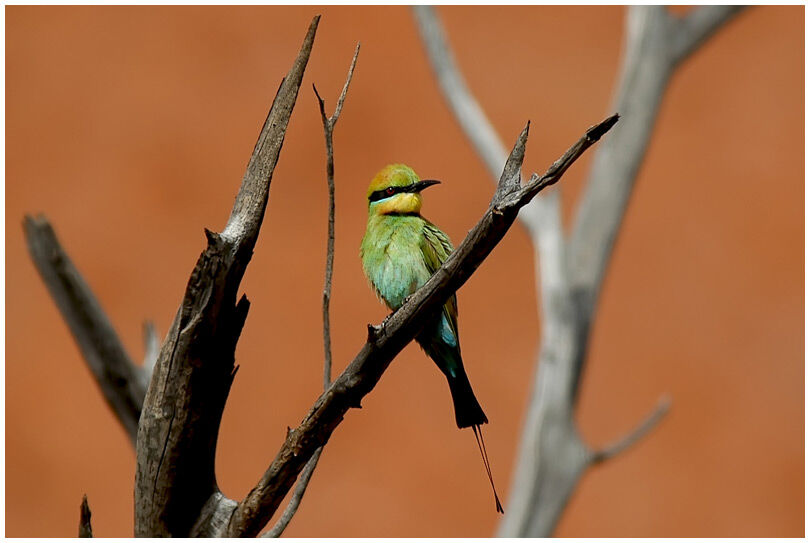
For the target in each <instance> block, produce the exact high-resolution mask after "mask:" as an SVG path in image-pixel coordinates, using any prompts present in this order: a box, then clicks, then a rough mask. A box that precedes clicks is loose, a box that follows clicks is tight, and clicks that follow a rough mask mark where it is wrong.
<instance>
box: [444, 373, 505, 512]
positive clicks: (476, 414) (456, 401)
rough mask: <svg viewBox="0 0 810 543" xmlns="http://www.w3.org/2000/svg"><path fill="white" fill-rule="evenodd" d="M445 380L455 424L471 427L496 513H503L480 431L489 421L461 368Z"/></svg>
mask: <svg viewBox="0 0 810 543" xmlns="http://www.w3.org/2000/svg"><path fill="white" fill-rule="evenodd" d="M447 382H448V383H449V384H450V395H451V396H452V397H453V407H454V408H455V411H456V424H457V425H458V427H459V428H467V427H472V429H473V433H474V434H475V442H476V443H477V444H478V451H479V452H480V453H481V460H483V461H484V468H485V469H486V470H487V477H489V484H490V485H491V486H492V494H493V495H494V496H495V510H496V511H498V513H503V507H502V506H501V500H500V499H498V492H497V491H496V490H495V482H494V481H493V480H492V468H491V467H490V465H489V456H488V455H487V447H486V445H485V444H484V434H483V432H482V431H481V425H482V424H486V423H488V422H489V421H488V420H487V416H486V415H485V414H484V410H483V409H481V404H479V403H478V399H477V398H476V397H475V394H474V393H473V390H472V386H471V385H470V380H469V379H468V378H467V374H466V373H465V372H464V370H463V368H462V369H461V371H460V372H457V373H456V375H455V376H454V377H451V376H449V375H448V376H447Z"/></svg>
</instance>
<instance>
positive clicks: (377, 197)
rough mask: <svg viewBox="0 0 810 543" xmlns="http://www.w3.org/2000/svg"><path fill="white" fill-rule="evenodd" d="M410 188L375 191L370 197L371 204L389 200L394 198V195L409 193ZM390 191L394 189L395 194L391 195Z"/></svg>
mask: <svg viewBox="0 0 810 543" xmlns="http://www.w3.org/2000/svg"><path fill="white" fill-rule="evenodd" d="M409 188H410V187H386V188H384V189H382V190H375V191H374V192H372V193H371V194H370V195H369V197H368V201H369V202H376V201H377V200H382V199H383V198H388V197H390V196H393V195H394V194H399V193H401V192H408V189H409ZM388 189H394V190H393V192H391V193H389V192H388Z"/></svg>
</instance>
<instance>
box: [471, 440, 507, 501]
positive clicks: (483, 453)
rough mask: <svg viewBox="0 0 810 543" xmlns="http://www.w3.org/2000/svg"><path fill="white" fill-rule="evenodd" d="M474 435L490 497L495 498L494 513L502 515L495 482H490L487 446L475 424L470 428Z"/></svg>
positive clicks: (490, 470)
mask: <svg viewBox="0 0 810 543" xmlns="http://www.w3.org/2000/svg"><path fill="white" fill-rule="evenodd" d="M472 429H473V433H474V434H475V442H476V443H478V450H479V451H480V452H481V459H482V460H483V461H484V468H485V469H486V470H487V477H489V484H490V486H492V495H493V496H495V511H497V512H498V513H501V514H503V506H502V505H501V500H499V499H498V491H497V490H495V481H493V480H492V468H491V467H490V465H489V456H487V446H486V445H485V444H484V433H483V432H482V431H481V426H480V425H479V424H475V425H473V427H472Z"/></svg>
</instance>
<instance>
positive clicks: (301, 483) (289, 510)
mask: <svg viewBox="0 0 810 543" xmlns="http://www.w3.org/2000/svg"><path fill="white" fill-rule="evenodd" d="M359 54H360V44H359V43H358V44H357V47H355V49H354V56H353V57H352V63H351V65H350V66H349V73H348V75H347V76H346V82H345V83H344V84H343V90H342V91H341V92H340V97H339V98H338V101H337V105H336V106H335V112H334V113H333V114H332V116H331V117H329V118H327V117H326V110H325V108H324V102H323V99H322V98H321V96H320V95H319V94H318V89H317V88H315V85H314V84H313V85H312V90H313V91H315V96H316V97H317V99H318V107H319V109H320V111H321V120H322V122H323V135H324V138H326V183H327V185H328V187H329V211H328V216H329V219H328V221H327V222H328V227H327V234H326V272H325V274H324V285H323V356H324V358H323V390H324V391H326V390H327V389H328V388H329V385H330V384H331V382H332V335H331V326H330V324H329V302H330V300H331V297H332V270H333V268H334V262H335V158H334V146H333V144H332V134H333V132H334V129H335V125H336V124H337V121H338V118H339V117H340V112H341V111H342V110H343V102H344V101H345V100H346V93H347V92H348V91H349V83H351V81H352V76H353V75H354V67H355V66H356V65H357V55H359ZM322 452H323V447H319V448H318V449H317V450H316V451H315V454H313V455H312V458H310V459H309V462H307V465H306V466H305V467H304V469H303V471H302V472H301V475H300V476H299V477H298V483H297V484H296V485H295V490H293V494H292V496H291V497H290V501H289V503H288V504H287V507H286V508H285V509H284V512H283V513H282V514H281V517H280V518H279V519H278V521H277V522H276V523H275V525H273V527H272V528H271V529H270V530H269V531H267V532H266V533H264V534H262V537H279V536H281V534H282V533H284V530H285V529H286V528H287V526H288V525H289V524H290V521H291V520H292V518H293V517H294V516H295V513H296V512H297V511H298V507H299V506H300V505H301V500H302V499H303V498H304V493H305V492H306V490H307V485H309V480H310V479H311V478H312V474H313V473H314V472H315V468H316V467H317V466H318V460H319V459H320V458H321V453H322Z"/></svg>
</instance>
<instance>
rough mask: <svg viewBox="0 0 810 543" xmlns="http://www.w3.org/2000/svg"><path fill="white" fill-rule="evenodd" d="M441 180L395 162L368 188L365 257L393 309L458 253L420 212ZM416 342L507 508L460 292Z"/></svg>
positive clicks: (377, 288)
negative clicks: (466, 357)
mask: <svg viewBox="0 0 810 543" xmlns="http://www.w3.org/2000/svg"><path fill="white" fill-rule="evenodd" d="M438 183H439V181H435V180H421V179H419V176H418V175H416V172H414V171H413V170H412V169H411V168H409V167H408V166H406V165H404V164H391V165H389V166H386V167H385V168H383V169H382V170H380V172H379V173H377V175H375V176H374V179H372V181H371V185H369V187H368V193H367V194H366V196H367V197H368V224H367V225H366V235H365V236H364V237H363V242H362V244H361V245H360V258H361V259H362V261H363V271H364V272H365V274H366V277H368V279H369V281H370V282H371V284H372V285H373V286H374V290H375V291H376V293H377V296H378V297H380V298H381V299H382V300H383V301H384V302H385V303H386V305H388V307H389V308H390V309H391V310H393V311H396V310H397V309H399V308H400V307H401V306H402V304H404V303H405V299H406V298H407V297H408V296H410V295H411V294H413V293H414V292H416V290H417V289H418V288H419V287H421V286H422V285H424V284H425V283H426V282H427V280H428V279H430V276H431V275H433V274H434V273H435V272H436V270H438V269H439V268H440V267H441V265H442V263H443V262H444V261H445V260H446V259H447V257H448V256H449V255H450V253H451V252H453V244H452V243H451V242H450V238H448V237H447V234H445V233H444V232H442V231H441V230H439V228H437V227H436V226H435V225H434V224H432V223H431V222H430V221H428V220H427V219H425V218H424V217H422V215H421V214H420V211H421V210H422V190H424V189H426V188H427V187H430V186H432V185H436V184H438ZM416 342H417V343H418V344H419V345H420V346H421V347H422V349H424V351H425V352H426V353H427V355H428V356H429V357H430V358H432V359H433V361H434V362H435V363H436V365H437V366H438V367H439V369H440V370H441V371H442V373H443V374H444V376H445V377H446V378H447V382H448V384H449V385H450V395H451V396H452V398H453V407H454V408H455V413H456V425H458V427H459V428H469V427H472V429H473V432H474V433H475V438H476V442H477V443H478V447H479V450H480V452H481V457H482V458H483V460H484V466H485V468H486V471H487V475H488V477H489V481H490V484H491V485H492V492H493V493H494V494H495V507H496V509H497V510H498V512H500V513H502V512H503V508H502V507H501V503H500V500H499V499H498V494H497V492H496V491H495V484H494V483H493V481H492V471H491V470H490V466H489V459H488V458H487V455H486V448H485V447H484V441H483V437H482V434H481V425H482V424H486V423H487V422H489V421H488V420H487V416H486V415H485V414H484V410H483V409H481V405H480V404H479V403H478V400H477V399H476V398H475V394H474V393H473V390H472V386H471V385H470V380H469V379H468V378H467V373H466V372H465V371H464V364H463V363H462V361H461V348H460V347H459V341H458V305H457V302H456V295H455V294H454V295H453V296H451V297H450V299H448V300H447V301H446V302H445V303H444V305H443V306H442V308H441V310H440V311H437V312H436V313H435V314H433V315H431V316H430V317H429V318H428V319H427V320H426V322H425V325H424V327H423V328H422V331H421V332H420V333H419V334H418V335H417V336H416Z"/></svg>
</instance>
